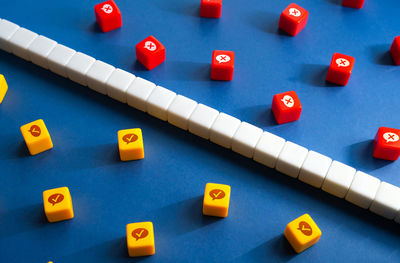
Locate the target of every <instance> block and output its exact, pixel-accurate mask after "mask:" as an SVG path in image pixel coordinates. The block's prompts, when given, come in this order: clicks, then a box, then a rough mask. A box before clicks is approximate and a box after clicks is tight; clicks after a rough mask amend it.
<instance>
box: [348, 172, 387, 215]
mask: <svg viewBox="0 0 400 263" xmlns="http://www.w3.org/2000/svg"><path fill="white" fill-rule="evenodd" d="M380 184H381V180H379V179H378V178H376V177H373V176H371V175H369V174H366V173H363V172H360V171H357V172H356V175H355V176H354V179H353V182H352V183H351V186H350V189H349V191H348V192H347V195H346V200H347V201H349V202H350V203H353V204H355V205H357V206H359V207H361V208H364V209H367V208H369V206H370V205H371V203H372V201H373V200H374V198H375V195H376V193H377V192H378V188H379V185H380Z"/></svg>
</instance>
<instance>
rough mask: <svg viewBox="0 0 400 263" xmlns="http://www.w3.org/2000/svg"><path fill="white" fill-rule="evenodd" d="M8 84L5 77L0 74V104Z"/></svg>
mask: <svg viewBox="0 0 400 263" xmlns="http://www.w3.org/2000/svg"><path fill="white" fill-rule="evenodd" d="M7 90H8V85H7V82H6V79H5V78H4V76H3V75H1V74H0V104H1V103H2V102H3V99H4V96H6V93H7Z"/></svg>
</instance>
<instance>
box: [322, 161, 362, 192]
mask: <svg viewBox="0 0 400 263" xmlns="http://www.w3.org/2000/svg"><path fill="white" fill-rule="evenodd" d="M355 173H356V169H354V168H353V167H350V166H348V165H345V164H344V163H341V162H338V161H333V162H332V164H331V167H330V168H329V170H328V174H327V175H326V177H325V180H324V182H323V183H322V190H324V191H325V192H327V193H330V194H331V195H334V196H336V197H339V198H344V197H345V196H346V194H347V191H348V190H349V188H350V185H351V182H353V178H354V175H355Z"/></svg>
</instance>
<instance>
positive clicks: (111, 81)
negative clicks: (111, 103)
mask: <svg viewBox="0 0 400 263" xmlns="http://www.w3.org/2000/svg"><path fill="white" fill-rule="evenodd" d="M135 78H136V77H135V75H133V74H132V73H129V72H127V71H125V70H122V69H119V68H117V69H116V70H114V71H113V72H112V74H111V76H110V77H109V78H108V80H107V83H106V89H107V95H108V96H109V97H110V98H113V99H115V100H118V101H120V102H122V103H126V92H127V91H128V88H129V85H131V83H132V82H133V81H134V80H135Z"/></svg>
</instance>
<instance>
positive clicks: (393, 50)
mask: <svg viewBox="0 0 400 263" xmlns="http://www.w3.org/2000/svg"><path fill="white" fill-rule="evenodd" d="M390 54H392V58H393V61H394V64H396V65H400V36H397V37H395V38H394V40H393V43H392V46H391V47H390Z"/></svg>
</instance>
